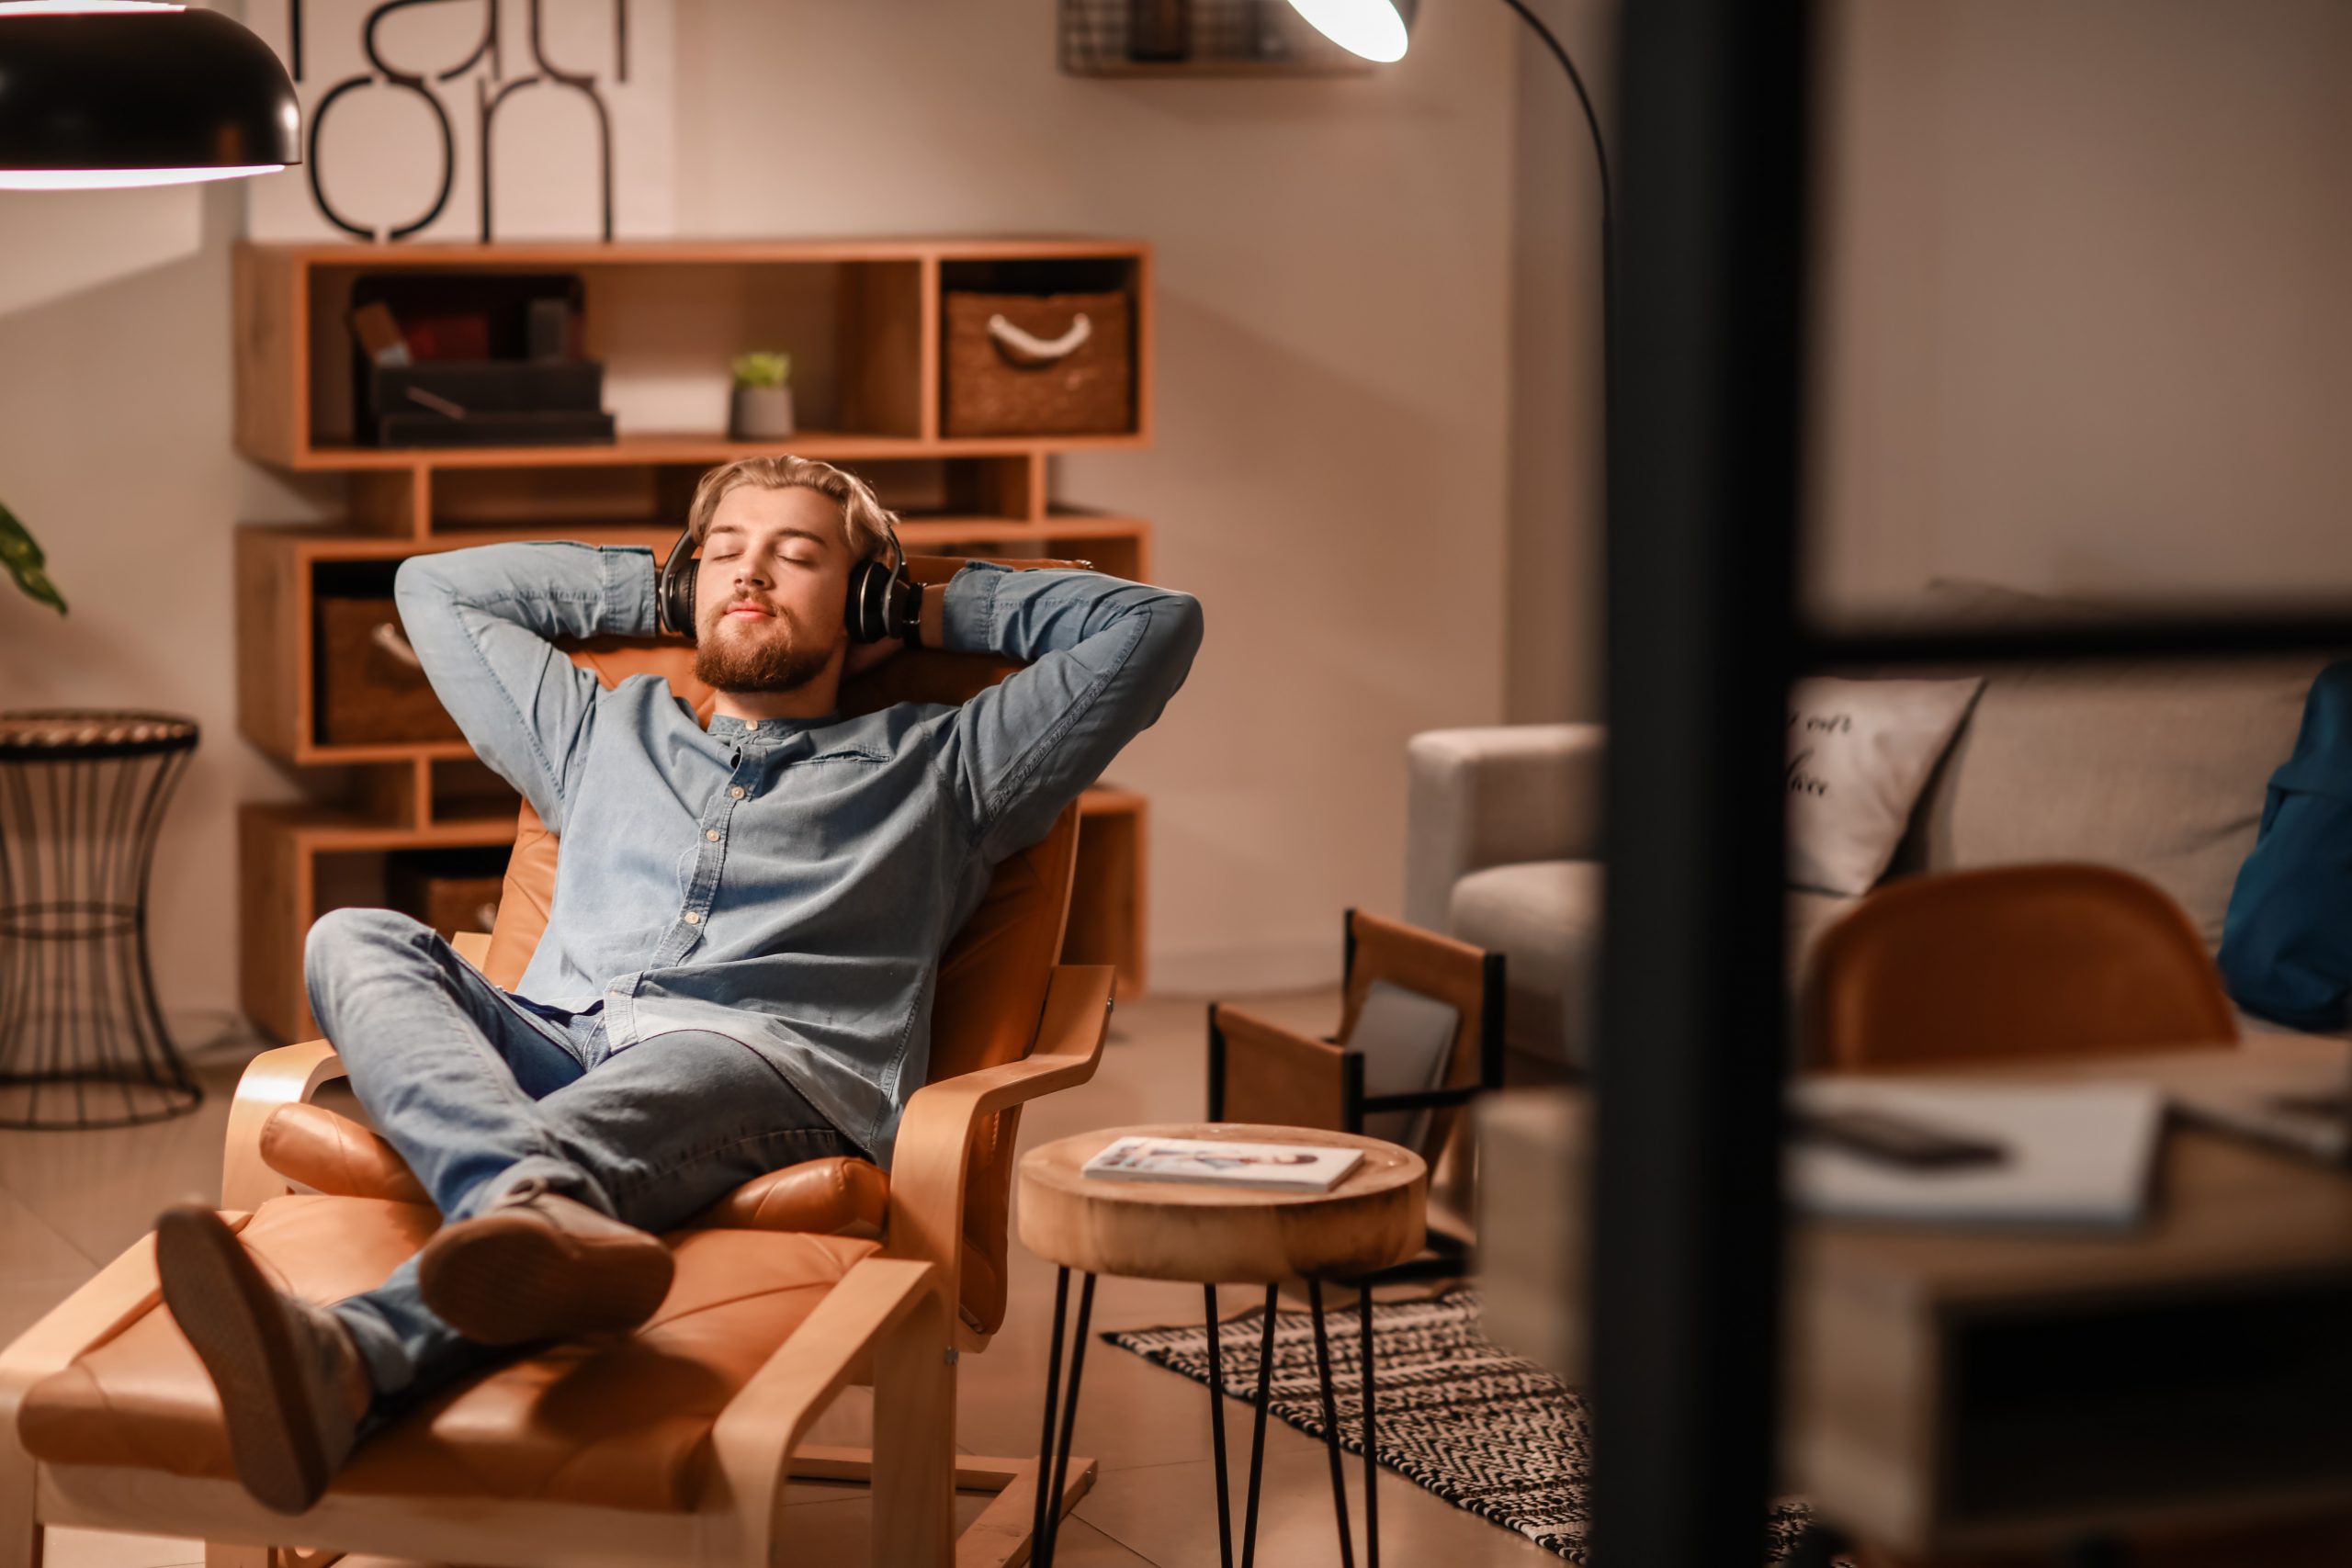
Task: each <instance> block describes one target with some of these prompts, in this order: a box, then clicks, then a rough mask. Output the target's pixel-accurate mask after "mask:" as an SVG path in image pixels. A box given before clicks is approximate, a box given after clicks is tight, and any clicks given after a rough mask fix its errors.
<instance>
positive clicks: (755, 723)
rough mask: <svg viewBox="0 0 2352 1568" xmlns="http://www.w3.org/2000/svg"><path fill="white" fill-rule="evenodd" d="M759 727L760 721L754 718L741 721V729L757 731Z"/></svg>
mask: <svg viewBox="0 0 2352 1568" xmlns="http://www.w3.org/2000/svg"><path fill="white" fill-rule="evenodd" d="M759 727H760V721H759V720H758V719H756V718H747V719H745V720H744V721H743V728H746V729H757V728H759Z"/></svg>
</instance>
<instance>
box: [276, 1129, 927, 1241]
mask: <svg viewBox="0 0 2352 1568" xmlns="http://www.w3.org/2000/svg"><path fill="white" fill-rule="evenodd" d="M261 1157H262V1160H263V1162H264V1163H265V1164H266V1165H267V1166H268V1167H269V1168H270V1169H272V1170H274V1171H276V1172H277V1174H278V1175H280V1176H282V1177H284V1178H286V1179H288V1181H299V1182H300V1183H301V1184H302V1185H303V1186H305V1187H309V1188H313V1189H315V1190H318V1191H321V1192H326V1193H331V1194H334V1196H337V1197H343V1198H382V1199H387V1200H390V1201H392V1202H396V1203H426V1204H429V1203H431V1202H432V1201H433V1200H432V1199H431V1198H430V1197H429V1196H427V1195H426V1193H425V1190H424V1186H423V1185H422V1184H421V1183H420V1182H418V1180H417V1179H416V1176H415V1173H414V1172H413V1171H411V1170H410V1169H409V1168H408V1162H407V1161H405V1160H403V1159H401V1156H400V1151H399V1150H397V1149H395V1148H393V1147H392V1145H390V1144H389V1143H386V1142H385V1141H384V1140H383V1139H382V1138H381V1137H379V1135H377V1134H374V1133H372V1132H369V1131H368V1129H367V1128H365V1127H363V1126H361V1125H360V1124H359V1123H358V1122H354V1121H353V1120H351V1118H349V1117H348V1116H344V1115H340V1114H338V1113H337V1112H335V1111H330V1110H328V1109H327V1108H326V1107H325V1106H323V1105H308V1104H294V1105H281V1106H279V1107H278V1108H277V1110H276V1111H273V1112H271V1113H270V1118H269V1120H268V1122H266V1123H264V1125H263V1127H262V1130H261ZM889 1206H890V1178H889V1177H888V1175H887V1174H886V1173H885V1172H884V1171H883V1170H882V1169H881V1168H879V1167H877V1166H876V1165H874V1164H872V1163H871V1162H870V1161H866V1160H862V1159H854V1158H850V1157H848V1156H834V1157H832V1158H830V1159H812V1160H804V1161H802V1162H801V1163H800V1164H798V1165H790V1166H786V1167H785V1168H783V1169H781V1170H771V1171H769V1172H767V1173H766V1174H765V1175H763V1176H755V1177H753V1178H752V1179H751V1180H749V1181H747V1182H745V1183H743V1185H742V1186H741V1187H738V1188H737V1189H735V1190H733V1191H732V1192H729V1193H728V1194H727V1196H725V1197H723V1198H721V1199H719V1200H718V1201H717V1202H716V1203H713V1204H712V1205H711V1206H710V1207H709V1208H708V1209H707V1210H705V1211H704V1212H703V1213H699V1214H697V1215H695V1217H694V1218H693V1219H691V1220H689V1221H687V1222H686V1226H685V1228H688V1229H699V1228H702V1227H704V1226H711V1225H719V1226H726V1227H728V1228H729V1229H734V1230H763V1231H813V1232H815V1233H816V1234H818V1235H865V1236H878V1235H881V1234H882V1224H883V1221H884V1219H885V1217H886V1216H887V1215H888V1212H889Z"/></svg>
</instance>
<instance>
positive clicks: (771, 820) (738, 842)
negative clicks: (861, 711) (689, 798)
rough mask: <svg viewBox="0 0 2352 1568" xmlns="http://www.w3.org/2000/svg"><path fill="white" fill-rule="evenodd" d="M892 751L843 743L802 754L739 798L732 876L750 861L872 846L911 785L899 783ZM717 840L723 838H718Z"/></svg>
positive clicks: (779, 861) (789, 861)
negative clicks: (894, 775)
mask: <svg viewBox="0 0 2352 1568" xmlns="http://www.w3.org/2000/svg"><path fill="white" fill-rule="evenodd" d="M892 773H893V770H892V769H891V768H890V766H889V759H888V758H886V757H882V756H880V755H877V754H876V753H875V752H872V751H867V750H831V751H826V752H822V753H820V754H819V755H817V756H814V757H807V758H803V759H801V760H800V761H797V762H792V763H788V764H786V766H785V767H784V768H782V769H780V770H778V773H777V775H776V777H775V781H774V782H773V783H772V784H771V785H770V786H769V787H768V788H767V789H766V790H765V791H763V793H762V794H761V795H759V796H757V797H755V798H753V799H751V800H746V801H741V802H739V803H738V804H737V805H736V807H735V810H734V813H733V821H734V826H733V829H732V830H731V831H730V832H729V834H728V835H727V837H729V838H730V839H732V840H734V842H733V843H732V844H731V845H730V846H728V848H729V856H728V860H729V864H728V875H729V879H730V880H732V879H733V877H734V876H735V875H736V874H738V873H739V872H742V871H749V870H750V869H751V867H750V865H749V864H748V863H739V857H741V860H742V861H744V862H752V861H756V862H760V863H767V864H771V865H774V866H775V869H776V870H777V871H778V872H780V873H782V874H786V875H789V874H790V871H791V868H792V867H794V866H806V865H809V863H833V862H836V861H839V860H841V859H843V858H845V857H854V856H856V855H858V854H860V853H862V852H865V851H868V850H870V849H871V848H873V847H874V846H875V844H876V840H877V838H878V837H882V836H886V835H887V831H888V822H889V818H890V817H891V814H892V812H893V811H894V810H895V809H896V808H897V805H898V803H899V797H900V796H902V795H903V794H904V792H903V791H902V790H899V789H898V788H896V787H894V784H893V779H892V776H891V775H892ZM713 847H714V848H717V847H719V846H716V845H715V846H713Z"/></svg>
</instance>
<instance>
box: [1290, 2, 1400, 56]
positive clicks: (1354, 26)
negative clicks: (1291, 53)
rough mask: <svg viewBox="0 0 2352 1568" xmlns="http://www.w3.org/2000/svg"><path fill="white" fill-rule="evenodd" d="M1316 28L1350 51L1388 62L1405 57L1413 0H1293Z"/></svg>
mask: <svg viewBox="0 0 2352 1568" xmlns="http://www.w3.org/2000/svg"><path fill="white" fill-rule="evenodd" d="M1290 3H1291V8H1292V9H1294V10H1295V11H1296V12H1297V13H1298V14H1299V15H1300V16H1302V17H1306V19H1307V20H1308V21H1310V22H1312V23H1314V24H1315V29H1316V31H1317V32H1319V33H1321V34H1322V35H1323V36H1324V37H1325V38H1328V39H1330V40H1331V41H1332V42H1333V43H1336V44H1338V45H1339V46H1340V48H1341V49H1344V50H1346V51H1349V52H1350V53H1351V54H1360V55H1362V56H1363V57H1364V58H1365V59H1366V60H1376V61H1378V62H1381V63H1382V64H1386V63H1387V62H1390V61H1392V60H1402V59H1404V58H1405V48H1406V45H1407V43H1408V33H1409V30H1410V28H1411V26H1412V21H1413V8H1414V6H1413V0H1290Z"/></svg>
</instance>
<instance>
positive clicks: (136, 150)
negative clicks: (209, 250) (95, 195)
mask: <svg viewBox="0 0 2352 1568" xmlns="http://www.w3.org/2000/svg"><path fill="white" fill-rule="evenodd" d="M301 161H302V141H301V109H300V105H299V104H298V102H297V101H296V99H295V96H294V84H293V83H292V82H291V81H289V80H288V79H287V75H286V68H285V67H284V66H283V65H281V64H279V63H278V61H277V55H276V54H275V53H274V52H272V51H271V50H270V47H269V46H268V45H267V44H266V43H264V42H262V41H261V39H258V38H255V37H254V35H253V34H252V33H250V32H248V31H246V30H245V29H244V28H242V27H240V26H238V25H237V24H236V23H235V22H232V21H231V20H230V19H229V18H228V17H224V16H222V15H220V13H219V12H218V11H207V10H201V9H198V8H197V7H194V6H177V5H169V4H163V3H159V0H0V190H74V189H93V188H105V187H113V186H155V185H185V184H187V183H190V182H192V181H196V180H226V179H235V178H238V177H239V176H241V175H265V174H272V173H275V172H276V171H277V170H279V169H282V168H284V167H286V165H288V164H299V163H300V162H301Z"/></svg>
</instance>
